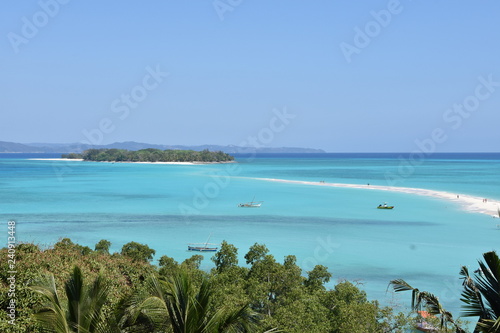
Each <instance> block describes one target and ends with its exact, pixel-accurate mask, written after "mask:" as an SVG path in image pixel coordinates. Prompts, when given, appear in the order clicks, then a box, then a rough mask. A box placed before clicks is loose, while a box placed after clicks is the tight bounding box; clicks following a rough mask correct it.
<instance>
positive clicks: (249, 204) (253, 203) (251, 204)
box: [238, 201, 263, 208]
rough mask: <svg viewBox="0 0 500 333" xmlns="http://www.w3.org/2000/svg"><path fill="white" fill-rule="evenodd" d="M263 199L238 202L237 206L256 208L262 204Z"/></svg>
mask: <svg viewBox="0 0 500 333" xmlns="http://www.w3.org/2000/svg"><path fill="white" fill-rule="evenodd" d="M262 203H263V201H250V202H246V203H240V204H239V205H238V207H246V208H258V207H260V206H261V205H262Z"/></svg>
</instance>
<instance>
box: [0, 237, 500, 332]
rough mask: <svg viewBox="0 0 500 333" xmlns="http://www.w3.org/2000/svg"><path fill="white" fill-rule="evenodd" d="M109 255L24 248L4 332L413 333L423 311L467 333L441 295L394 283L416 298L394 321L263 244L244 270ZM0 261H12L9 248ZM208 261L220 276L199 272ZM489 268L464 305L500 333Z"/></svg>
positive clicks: (229, 264) (219, 255)
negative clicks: (278, 256) (12, 311)
mask: <svg viewBox="0 0 500 333" xmlns="http://www.w3.org/2000/svg"><path fill="white" fill-rule="evenodd" d="M110 246H111V243H110V242H109V241H107V240H100V241H99V242H98V243H97V244H96V246H95V250H92V249H90V248H89V247H87V246H82V245H79V244H75V243H73V242H72V241H71V240H69V239H67V238H65V239H62V240H61V241H59V242H58V243H56V244H54V246H53V247H51V248H49V249H45V250H41V249H40V248H39V247H38V246H36V245H34V244H20V245H18V246H17V248H16V269H17V274H16V286H15V301H16V303H15V325H13V324H12V323H9V320H11V318H12V315H11V316H9V314H10V313H9V310H8V306H9V304H10V303H9V302H10V298H12V297H10V296H8V294H9V290H10V289H9V288H11V286H10V280H9V279H8V278H9V277H10V273H9V269H8V267H7V265H2V266H1V268H0V277H1V279H2V284H1V288H0V304H1V308H0V318H1V321H0V332H6V333H10V332H16V333H19V332H21V333H22V332H30V333H38V332H40V333H41V332H66V333H69V332H86V333H93V332H96V333H101V332H105V333H115V332H116V333H118V332H120V333H132V332H135V333H139V332H152V333H160V332H168V333H170V332H174V333H177V332H179V333H180V332H186V333H187V332H194V333H196V332H199V333H211V332H214V333H215V332H218V333H222V332H262V333H263V332H336V333H343V332H346V333H347V332H349V333H351V332H408V331H411V329H413V328H414V327H416V326H418V325H420V327H422V326H421V325H422V318H421V317H419V316H418V315H417V311H420V312H419V313H422V311H426V312H427V313H428V314H429V315H430V318H427V319H426V322H425V324H426V325H431V326H433V329H434V331H433V332H449V331H450V329H451V330H453V331H455V332H465V330H463V329H462V328H460V325H462V323H461V322H460V320H454V319H453V318H452V317H451V314H449V313H448V312H446V310H444V309H443V308H442V307H441V305H440V304H439V300H438V299H437V298H435V296H433V295H432V294H430V293H427V292H420V291H418V289H416V288H413V287H411V286H410V285H409V284H407V283H406V282H404V281H403V280H394V281H392V282H391V283H392V285H393V286H394V287H395V289H396V290H397V291H412V302H413V304H412V307H413V308H414V310H415V311H412V312H411V313H409V314H403V313H398V314H395V313H394V310H393V309H392V308H390V307H381V306H380V305H379V303H378V302H377V301H368V299H367V297H366V294H365V292H364V291H362V290H360V289H359V288H358V287H357V285H355V284H353V283H351V282H349V281H339V282H338V283H337V284H336V285H335V286H334V288H333V289H327V288H325V283H327V282H329V281H330V278H331V277H332V274H331V272H330V271H329V269H328V268H327V267H325V266H322V265H317V266H315V267H314V268H312V269H311V270H310V271H308V272H302V270H301V268H300V267H299V266H298V265H297V262H296V258H295V256H293V255H290V256H286V257H285V258H284V260H283V261H282V262H279V261H277V260H276V259H275V258H274V256H273V255H271V254H270V253H269V250H268V249H267V247H266V246H265V245H264V244H257V243H256V244H254V245H252V246H251V247H250V249H249V250H248V252H247V253H246V254H245V256H244V259H245V261H246V266H244V267H242V266H240V265H239V263H238V257H239V256H238V249H237V248H236V247H235V246H234V245H232V244H229V243H227V242H223V243H222V245H221V248H220V251H218V252H216V253H215V254H214V255H213V256H212V257H211V258H205V257H203V256H202V255H200V254H196V255H193V256H192V257H190V258H188V259H186V260H184V261H183V262H181V263H179V262H177V261H176V260H174V259H173V258H171V257H168V256H166V255H163V256H161V257H160V258H159V259H158V260H157V263H158V265H157V266H156V265H153V264H152V263H151V260H152V258H153V256H154V255H155V250H153V249H150V248H149V247H148V246H147V245H145V244H140V243H136V242H129V243H127V244H125V245H124V246H123V247H122V250H121V252H120V253H113V254H110V253H109V249H110ZM0 252H1V253H0V255H3V256H4V257H7V254H8V249H5V248H4V249H2V250H1V251H0ZM207 259H211V260H212V261H213V263H214V268H212V269H211V270H210V271H203V270H200V269H199V267H200V265H201V263H202V261H203V260H207ZM485 262H486V263H485V264H483V263H482V262H480V270H479V271H478V272H479V273H477V274H476V277H471V276H469V274H468V271H466V269H465V268H463V269H462V276H463V277H464V294H463V301H464V302H465V303H466V306H465V309H466V311H467V314H468V315H476V316H479V317H480V321H479V323H478V326H477V331H478V332H500V330H499V329H498V313H499V312H498V311H497V309H496V308H495V307H496V304H499V293H498V272H500V265H499V263H500V261H499V260H498V257H497V256H496V254H495V253H494V252H492V253H488V254H485ZM9 297H10V298H9ZM462 326H463V325H462Z"/></svg>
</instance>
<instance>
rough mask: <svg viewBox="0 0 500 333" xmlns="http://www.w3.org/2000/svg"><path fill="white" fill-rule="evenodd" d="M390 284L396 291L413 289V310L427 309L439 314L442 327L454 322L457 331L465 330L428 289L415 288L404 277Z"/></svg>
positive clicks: (458, 332)
mask: <svg viewBox="0 0 500 333" xmlns="http://www.w3.org/2000/svg"><path fill="white" fill-rule="evenodd" d="M389 285H392V287H393V288H394V291H395V292H401V291H411V292H412V297H411V307H412V310H414V311H416V312H417V313H420V311H423V310H425V311H427V312H428V313H429V314H431V315H434V316H439V318H440V327H441V328H444V329H445V330H446V329H447V327H448V324H452V325H453V326H455V332H457V333H462V332H465V331H464V330H463V329H462V328H461V327H460V326H458V324H457V323H456V322H455V321H454V320H453V315H452V314H451V313H450V312H448V311H446V310H445V309H444V308H443V307H442V305H441V303H440V302H439V298H438V297H437V296H435V295H434V294H431V293H429V292H427V291H420V290H418V289H417V288H413V287H412V286H410V285H409V284H408V283H407V282H406V281H405V280H402V279H397V280H392V281H391V282H389Z"/></svg>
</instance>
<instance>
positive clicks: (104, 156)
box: [61, 148, 234, 163]
mask: <svg viewBox="0 0 500 333" xmlns="http://www.w3.org/2000/svg"><path fill="white" fill-rule="evenodd" d="M61 157H62V158H67V159H82V160H84V161H95V162H199V163H225V162H226V163H227V162H233V161H234V157H233V156H231V155H229V154H226V153H224V152H222V151H215V152H214V151H209V150H207V149H205V150H203V151H194V150H161V149H153V148H148V149H141V150H137V151H130V150H125V149H87V150H85V151H84V152H82V153H81V154H77V153H70V154H63V155H62V156H61Z"/></svg>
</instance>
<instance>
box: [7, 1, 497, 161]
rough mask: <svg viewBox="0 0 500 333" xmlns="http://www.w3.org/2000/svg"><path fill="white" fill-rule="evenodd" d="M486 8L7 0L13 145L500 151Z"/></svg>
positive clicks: (493, 41)
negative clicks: (145, 144)
mask: <svg viewBox="0 0 500 333" xmlns="http://www.w3.org/2000/svg"><path fill="white" fill-rule="evenodd" d="M478 4H479V3H478V2H473V1H453V2H452V1H438V0H434V1H410V0H401V1H395V0H391V1H375V0H374V1H363V2H361V1H359V2H358V1H356V2H355V1H345V0H344V1H333V0H330V1H321V0H318V1H311V2H306V1H298V0H287V1H284V0H281V1H280V0H276V1H264V0H252V1H248V0H215V1H214V0H207V1H192V2H188V1H174V0H172V1H164V0H163V1H157V0H152V1H143V2H139V1H128V0H127V1H119V2H118V1H112V2H105V3H103V2H102V1H94V0H88V1H76V0H71V1H70V0H41V1H31V0H24V1H13V0H10V1H3V3H2V4H1V5H0V6H1V7H2V8H1V10H0V36H1V38H0V55H1V60H2V61H1V63H0V66H1V79H0V85H1V90H2V93H1V94H0V110H1V112H0V133H1V134H0V141H14V142H22V143H30V142H49V143H55V142H63V143H68V142H82V141H90V142H94V143H99V144H106V143H112V142H116V141H140V142H148V143H157V144H185V145H197V144H221V145H227V144H234V145H239V144H242V143H247V144H249V142H251V141H252V140H251V138H254V139H253V142H254V143H255V144H258V145H261V146H271V147H281V146H296V147H312V148H321V149H324V150H326V151H330V152H350V151H352V152H411V151H416V150H423V151H425V150H428V151H430V152H433V151H439V152H446V151H472V152H474V151H477V152H483V151H499V143H500V130H499V127H500V43H499V42H498V41H499V40H500V24H499V23H498V15H499V14H500V3H499V2H498V1H494V0H490V1H481V2H480V5H478ZM155 73H156V74H155ZM167 73H168V75H167Z"/></svg>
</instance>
